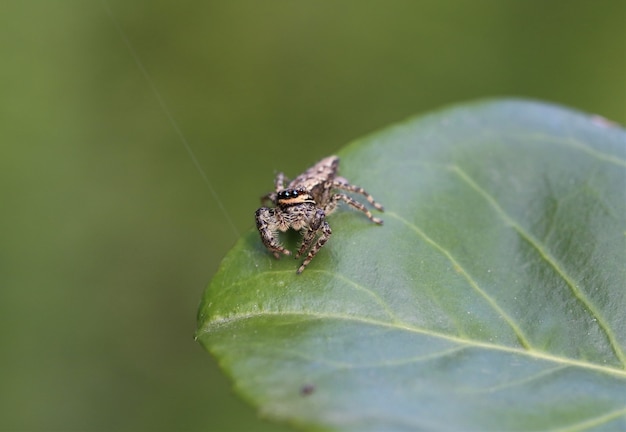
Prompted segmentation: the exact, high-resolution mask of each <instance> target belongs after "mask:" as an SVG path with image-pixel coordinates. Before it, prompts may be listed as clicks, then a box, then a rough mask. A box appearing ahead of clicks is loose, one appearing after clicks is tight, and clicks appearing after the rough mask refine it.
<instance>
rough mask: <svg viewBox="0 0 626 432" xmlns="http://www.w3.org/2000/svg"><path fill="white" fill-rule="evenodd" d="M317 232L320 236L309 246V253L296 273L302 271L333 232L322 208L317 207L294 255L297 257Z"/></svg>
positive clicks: (306, 247)
mask: <svg viewBox="0 0 626 432" xmlns="http://www.w3.org/2000/svg"><path fill="white" fill-rule="evenodd" d="M318 232H320V236H319V238H318V239H317V242H316V243H315V244H314V245H313V246H312V247H311V249H310V250H309V253H308V254H307V256H306V258H305V259H304V261H302V265H301V266H300V268H298V271H297V272H296V273H298V274H300V273H302V271H303V270H304V269H305V267H306V266H307V265H308V264H309V263H310V262H311V260H312V259H313V257H315V255H317V253H318V252H319V250H320V249H321V248H322V246H324V244H326V242H327V241H328V239H329V238H330V235H331V234H332V233H333V232H332V230H331V229H330V225H328V222H326V214H325V213H324V210H322V209H318V210H317V211H316V212H315V216H314V217H313V220H312V221H311V223H310V225H309V229H308V230H307V232H306V233H305V234H304V239H303V240H302V246H300V250H299V251H298V254H297V255H296V257H299V256H300V255H301V254H302V253H304V251H305V250H307V249H308V248H309V246H310V245H311V243H312V242H313V240H315V236H316V234H317V233H318Z"/></svg>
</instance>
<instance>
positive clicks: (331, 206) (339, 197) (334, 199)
mask: <svg viewBox="0 0 626 432" xmlns="http://www.w3.org/2000/svg"><path fill="white" fill-rule="evenodd" d="M339 201H343V202H345V203H346V204H348V205H349V206H350V207H352V208H355V209H357V210H359V211H361V212H363V213H365V216H367V218H368V219H369V220H371V221H372V222H374V223H377V224H378V225H382V224H383V220H382V219H379V218H377V217H375V216H374V215H372V213H371V212H370V211H369V210H368V209H367V207H365V206H364V205H363V204H361V203H360V202H358V201H357V200H355V199H354V198H352V197H349V196H348V195H346V194H342V193H337V194H334V195H333V196H331V197H330V201H329V202H328V204H327V205H326V207H325V208H324V210H325V211H326V213H327V214H330V213H331V212H333V211H334V210H335V207H337V203H338V202H339ZM377 208H378V207H377Z"/></svg>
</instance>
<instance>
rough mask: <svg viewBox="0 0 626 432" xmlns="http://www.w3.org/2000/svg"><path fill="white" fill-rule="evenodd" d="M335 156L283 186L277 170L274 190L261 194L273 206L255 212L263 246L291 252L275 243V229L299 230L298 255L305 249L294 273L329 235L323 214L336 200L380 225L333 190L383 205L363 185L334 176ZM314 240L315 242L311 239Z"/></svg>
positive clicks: (315, 252)
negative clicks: (353, 194)
mask: <svg viewBox="0 0 626 432" xmlns="http://www.w3.org/2000/svg"><path fill="white" fill-rule="evenodd" d="M338 168H339V158H338V157H337V156H329V157H327V158H325V159H322V160H321V161H319V162H318V163H317V164H315V165H313V166H312V167H311V168H309V169H308V170H306V171H305V172H304V173H302V174H300V175H299V176H298V177H296V178H295V179H293V180H292V181H291V182H289V184H288V185H287V186H286V187H285V181H286V179H285V175H284V174H283V173H278V175H277V176H276V180H275V189H276V190H275V192H272V193H269V194H267V195H265V196H264V197H263V198H262V199H261V201H262V202H266V201H271V202H272V204H273V205H274V207H271V208H268V207H261V208H260V209H258V210H257V211H256V226H257V228H258V230H259V233H260V234H261V240H262V241H263V244H264V245H265V247H266V248H267V249H268V250H269V251H270V252H272V253H273V254H274V256H275V257H276V258H280V256H281V254H284V255H291V252H290V251H289V250H287V249H285V248H284V247H283V246H282V245H281V244H280V242H279V239H278V232H279V231H287V230H288V229H289V228H291V229H294V230H296V231H302V230H304V231H303V236H302V244H301V245H300V248H299V249H298V252H297V253H296V258H299V257H300V255H302V254H303V253H304V252H306V251H307V250H308V251H309V252H308V254H307V256H306V258H305V259H304V261H303V262H302V265H301V266H300V267H299V268H298V271H297V273H302V271H303V270H304V269H305V267H306V266H307V265H308V264H309V263H310V262H311V260H312V259H313V257H314V256H315V255H316V254H317V252H319V250H320V249H321V248H322V246H324V244H325V243H326V242H327V241H328V239H329V238H330V236H331V234H332V230H331V229H330V225H328V222H326V216H328V215H329V214H330V213H332V212H333V211H334V210H335V208H336V207H337V204H338V203H339V201H344V202H345V203H347V204H348V205H350V206H351V207H353V208H355V209H357V210H359V211H361V212H363V213H365V215H366V216H367V217H368V218H369V219H370V220H371V221H372V222H375V223H377V224H379V225H382V223H383V221H382V220H380V219H378V218H376V217H374V216H373V215H372V214H371V213H370V211H369V210H368V209H367V208H366V207H365V206H364V205H363V204H362V203H360V202H359V201H356V200H355V199H354V198H352V197H350V196H348V195H346V194H345V193H340V192H336V191H337V190H343V191H348V192H354V193H358V194H361V195H363V196H364V197H365V198H366V199H367V201H368V202H369V203H370V204H371V205H372V206H374V207H375V208H376V209H378V210H380V211H383V206H382V205H380V204H378V203H377V202H376V201H374V198H372V196H371V195H370V194H368V193H367V192H366V191H365V190H364V189H363V188H361V187H359V186H354V185H351V184H350V183H348V181H347V180H346V179H345V178H343V177H339V176H337V170H338ZM316 239H317V241H315V240H316Z"/></svg>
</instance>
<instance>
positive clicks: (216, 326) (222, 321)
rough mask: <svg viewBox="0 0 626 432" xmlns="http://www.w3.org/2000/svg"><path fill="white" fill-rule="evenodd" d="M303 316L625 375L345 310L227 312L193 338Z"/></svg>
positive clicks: (593, 365)
mask: <svg viewBox="0 0 626 432" xmlns="http://www.w3.org/2000/svg"><path fill="white" fill-rule="evenodd" d="M290 316H294V317H304V318H306V320H307V321H309V320H311V321H312V320H338V321H350V322H358V323H362V324H368V325H372V326H379V327H384V328H388V329H393V330H401V331H407V332H410V333H415V334H421V335H426V336H430V337H434V338H439V339H443V340H446V341H449V342H454V343H457V344H462V345H465V346H468V347H473V348H481V349H486V350H492V351H499V352H506V353H510V354H516V355H521V356H524V357H529V358H533V359H536V360H545V361H550V362H553V363H557V364H559V365H568V366H572V367H578V368H582V369H588V370H595V371H599V372H602V373H605V374H608V375H613V376H617V377H620V378H626V370H624V369H618V368H616V367H610V366H603V365H599V364H595V363H589V362H586V361H582V360H575V359H571V358H568V357H562V356H557V355H553V354H548V353H544V352H541V351H537V350H536V349H523V348H516V347H510V346H504V345H497V344H492V343H488V342H483V341H478V340H470V339H462V338H459V337H456V336H452V335H448V334H445V333H439V332H436V331H432V330H427V329H422V328H419V327H415V326H412V325H410V324H406V323H403V322H385V321H379V320H375V319H371V318H364V317H360V316H356V315H345V314H332V313H319V312H311V311H307V312H304V311H281V312H269V311H263V312H261V313H246V314H234V315H229V316H227V317H219V316H216V317H214V318H213V319H212V320H210V321H208V322H207V323H206V324H205V325H204V326H203V327H202V329H201V330H200V331H198V334H197V335H196V338H198V337H199V335H200V333H206V334H209V333H212V332H213V330H221V329H223V328H224V327H227V326H230V325H234V324H235V323H237V322H240V321H246V320H253V319H257V318H267V317H290Z"/></svg>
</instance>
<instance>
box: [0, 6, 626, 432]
mask: <svg viewBox="0 0 626 432" xmlns="http://www.w3.org/2000/svg"><path fill="white" fill-rule="evenodd" d="M109 7H110V10H111V11H112V12H113V16H114V17H115V18H114V19H115V21H116V22H117V24H118V25H119V26H120V27H121V28H122V29H123V31H124V32H125V34H126V37H127V41H125V40H124V38H123V37H122V36H121V35H120V33H119V32H118V30H117V29H116V22H115V21H114V20H112V19H111V17H110V16H109V13H108V11H107V9H108V8H109ZM625 29H626V2H624V1H623V0H616V1H610V0H596V1H591V0H589V1H575V0H555V1H538V0H535V1H524V0H519V1H512V0H475V1H469V0H467V1H463V0H458V1H449V0H448V1H439V0H428V1H419V0H416V1H409V0H406V1H400V0H398V1H385V2H383V1H368V0H350V1H348V0H345V1H341V0H340V1H330V0H327V1H293V0H291V1H289V0H270V1H264V2H261V1H253V0H249V1H220V2H217V1H204V2H200V1H187V0H185V1H176V2H174V1H154V0H150V1H147V0H146V1H127V0H109V2H108V3H104V2H101V1H99V0H94V1H85V0H39V1H38V0H25V1H22V0H19V1H18V0H15V1H13V0H6V1H3V2H2V3H1V4H0V52H1V56H2V57H1V59H2V61H1V66H0V97H1V98H2V103H1V104H0V110H1V115H0V131H1V134H2V135H1V136H2V144H1V145H2V147H1V148H2V152H1V153H0V197H1V200H2V211H1V212H0V223H1V227H2V231H1V237H0V284H1V287H0V341H1V343H2V351H1V352H0V383H1V384H0V430H29V431H30V430H32V431H40V430H107V431H111V430H207V431H222V430H224V431H225V430H286V429H285V428H284V427H282V426H281V427H278V426H275V425H272V424H270V423H265V422H262V421H261V420H258V418H257V415H256V413H255V412H254V410H253V409H252V408H249V407H248V406H246V405H245V404H244V403H243V402H240V401H239V399H238V398H237V397H236V396H235V395H234V394H233V391H232V389H231V384H230V383H229V381H228V380H227V379H226V378H225V377H224V376H223V375H222V374H221V372H220V371H219V369H218V367H217V365H216V362H215V360H214V359H212V358H211V357H210V356H209V355H208V354H207V353H206V352H204V351H203V350H202V349H201V347H200V346H199V345H198V344H196V343H195V342H194V340H193V332H194V330H195V314H196V308H197V306H198V303H199V301H200V297H201V294H202V291H203V290H204V288H205V286H206V285H207V283H208V281H209V280H210V279H211V276H212V275H213V274H214V273H215V271H216V269H217V267H218V264H219V261H220V259H221V258H222V257H223V256H224V255H225V254H226V252H227V251H228V250H229V248H230V247H231V246H232V245H233V244H234V243H235V241H236V240H237V238H238V233H242V232H244V231H247V230H250V229H253V212H254V211H255V210H256V208H257V207H258V204H259V201H258V199H259V196H260V195H262V194H263V193H265V192H266V191H268V190H269V189H271V187H272V184H273V176H274V172H275V171H276V170H284V171H285V172H286V173H287V174H288V175H294V174H297V173H298V172H299V171H300V170H302V169H303V168H305V167H307V166H308V165H310V164H311V163H313V162H315V161H317V160H318V159H319V158H321V157H323V156H326V155H329V154H331V153H333V152H335V151H336V150H337V149H339V148H340V147H341V146H343V145H345V144H346V143H347V142H348V141H350V140H352V139H354V138H358V137H360V136H362V135H364V134H367V133H369V132H371V131H374V130H376V129H378V128H381V127H383V126H386V125H388V124H389V123H392V122H396V121H399V120H402V119H404V118H406V117H407V116H410V115H412V114H415V113H419V112H426V111H429V110H432V109H435V108H439V107H441V106H442V105H445V104H449V103H453V102H459V101H464V100H470V99H475V98H484V97H492V96H500V95H516V96H523V97H531V98H540V99H545V100H549V101H553V102H557V103H562V104H565V105H569V106H572V107H574V108H578V109H582V110H584V111H588V112H592V113H598V114H600V115H603V116H605V117H608V118H610V119H612V120H614V121H618V122H620V123H624V122H626V81H625V77H626V30H625ZM127 42H129V43H130V45H131V46H132V49H133V50H135V51H136V53H137V55H138V57H139V58H140V59H141V62H143V65H144V66H145V69H146V71H147V72H148V74H149V76H150V80H151V82H152V84H153V86H154V88H153V87H152V84H151V82H150V81H149V80H147V79H146V78H145V77H144V75H143V74H142V72H141V69H140V68H139V67H138V65H137V63H136V61H135V58H133V55H132V54H131V51H130V50H129V49H128V46H127ZM154 89H156V90H157V91H158V93H159V94H160V97H161V98H162V101H163V102H164V104H165V106H166V107H167V110H169V111H170V113H171V116H172V117H173V118H174V119H175V121H176V122H177V123H178V125H179V127H180V131H182V134H183V135H184V137H185V139H186V140H187V141H188V143H189V145H190V146H191V148H192V149H193V151H194V152H195V153H196V155H197V158H198V159H197V160H198V164H199V165H200V166H201V167H202V169H203V170H205V171H206V174H207V177H208V178H209V180H210V182H211V184H212V187H213V188H214V190H215V192H216V193H217V195H218V196H219V200H220V202H221V205H222V206H223V208H224V209H225V210H226V214H224V213H223V212H222V211H221V210H220V202H218V201H217V200H216V199H215V197H214V196H213V195H212V194H211V192H210V190H209V188H208V187H207V185H206V184H205V183H204V182H203V179H202V176H201V175H200V174H199V172H198V171H197V170H196V168H195V167H194V163H193V161H192V160H191V158H190V155H189V154H188V153H187V152H186V150H185V147H184V144H183V141H182V139H181V136H180V135H179V134H178V132H177V130H176V129H175V128H174V127H173V125H172V124H171V122H170V121H169V120H168V116H167V114H166V113H165V112H164V110H163V108H162V106H161V105H160V102H159V95H157V93H155V91H154Z"/></svg>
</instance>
